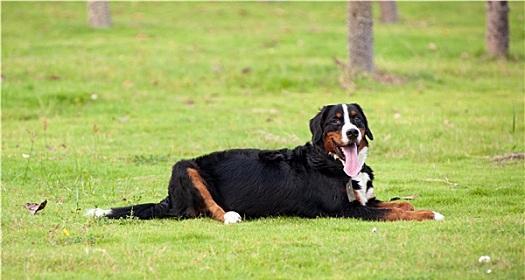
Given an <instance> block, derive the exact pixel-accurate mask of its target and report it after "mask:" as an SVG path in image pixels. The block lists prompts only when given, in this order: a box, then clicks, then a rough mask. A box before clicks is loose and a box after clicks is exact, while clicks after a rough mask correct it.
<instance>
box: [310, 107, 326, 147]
mask: <svg viewBox="0 0 525 280" xmlns="http://www.w3.org/2000/svg"><path fill="white" fill-rule="evenodd" d="M330 107H331V105H329V106H324V107H323V108H322V109H321V110H320V111H319V113H317V115H315V117H313V118H312V119H311V120H310V132H312V144H314V145H321V144H322V142H323V133H324V131H323V127H322V124H323V122H324V120H325V118H326V113H327V112H328V109H329V108H330Z"/></svg>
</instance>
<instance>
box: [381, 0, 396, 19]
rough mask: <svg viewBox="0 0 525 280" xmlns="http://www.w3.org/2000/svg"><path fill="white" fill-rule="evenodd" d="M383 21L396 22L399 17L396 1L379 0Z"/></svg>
mask: <svg viewBox="0 0 525 280" xmlns="http://www.w3.org/2000/svg"><path fill="white" fill-rule="evenodd" d="M379 11H380V13H381V16H380V19H381V22H382V23H396V22H397V21H398V20H399V19H398V14H397V4H396V1H379Z"/></svg>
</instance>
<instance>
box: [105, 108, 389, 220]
mask: <svg viewBox="0 0 525 280" xmlns="http://www.w3.org/2000/svg"><path fill="white" fill-rule="evenodd" d="M348 106H349V108H350V106H354V107H351V108H358V110H359V113H360V114H361V115H362V116H361V117H362V119H363V122H364V125H365V126H366V131H367V133H366V135H367V137H368V138H369V139H370V140H371V139H373V136H372V133H371V132H370V129H369V128H368V122H367V120H366V117H365V116H364V113H363V111H362V109H361V107H359V105H357V104H350V105H348ZM335 107H336V106H335V105H330V106H326V107H324V108H323V109H321V111H320V112H319V113H318V114H317V115H316V116H315V117H314V118H313V119H312V120H311V121H310V130H311V132H312V143H307V144H305V145H302V146H298V147H296V148H294V149H281V150H257V149H237V150H227V151H221V152H214V153H211V154H208V155H204V156H201V157H198V158H195V159H191V160H183V161H180V162H178V163H176V164H175V165H174V166H173V170H172V174H171V180H170V183H169V188H168V196H167V197H166V198H165V199H164V200H162V201H161V202H160V203H157V204H154V203H150V204H141V205H135V206H129V207H122V208H113V209H112V210H113V211H112V213H111V214H110V215H108V217H109V218H121V217H128V216H133V217H137V218H140V219H151V218H169V217H175V218H193V217H197V216H201V215H207V213H206V211H203V209H204V205H203V200H202V198H201V196H200V194H199V192H198V191H197V190H196V188H195V187H194V186H193V184H192V182H191V180H190V178H189V176H188V174H187V169H188V168H192V169H196V170H197V171H198V172H199V174H200V175H201V177H202V178H203V179H204V181H205V184H206V186H207V189H208V191H209V192H210V194H211V195H212V197H213V199H214V200H215V202H216V203H217V204H218V205H219V206H220V207H222V208H223V209H224V211H235V212H237V213H239V214H240V215H241V216H243V217H244V218H258V217H268V216H299V217H307V218H314V217H323V216H325V217H352V218H361V219H366V220H381V219H383V217H384V215H385V213H386V212H387V211H388V210H387V209H379V208H373V207H368V206H362V205H360V204H359V203H357V202H349V200H348V196H347V193H346V184H347V183H348V182H349V180H350V178H349V177H348V176H347V175H346V174H345V173H344V171H343V165H342V164H341V162H340V161H339V160H335V159H334V158H333V156H332V155H329V154H328V153H327V151H325V150H324V149H323V145H322V143H323V136H324V135H325V134H326V133H327V131H329V130H334V129H336V128H334V125H335V124H330V123H329V119H330V118H332V117H334V116H332V115H334V114H335V111H336V110H335V109H334V108H335ZM362 172H366V173H368V174H369V176H370V178H371V179H373V172H372V169H371V168H370V167H369V166H367V165H365V166H364V167H363V169H362ZM353 183H354V185H355V183H356V182H353ZM367 187H372V183H371V181H370V182H369V185H368V186H367ZM372 201H375V200H373V199H372ZM372 203H374V202H372Z"/></svg>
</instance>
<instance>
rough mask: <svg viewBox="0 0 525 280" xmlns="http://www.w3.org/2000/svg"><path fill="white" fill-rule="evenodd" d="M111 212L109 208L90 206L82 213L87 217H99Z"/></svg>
mask: <svg viewBox="0 0 525 280" xmlns="http://www.w3.org/2000/svg"><path fill="white" fill-rule="evenodd" d="M109 214H111V209H107V210H106V209H102V208H91V209H88V210H86V213H85V214H84V215H85V216H87V217H95V218H100V217H104V216H107V215H109Z"/></svg>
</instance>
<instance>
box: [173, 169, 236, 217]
mask: <svg viewBox="0 0 525 280" xmlns="http://www.w3.org/2000/svg"><path fill="white" fill-rule="evenodd" d="M169 195H170V197H172V201H173V202H174V205H173V208H174V209H175V212H176V213H178V214H179V215H180V216H182V217H187V218H193V217H196V216H199V215H203V214H205V215H210V216H211V217H212V218H213V219H215V220H218V221H221V222H224V223H225V224H235V223H239V222H241V216H240V215H239V214H238V213H237V212H234V211H229V212H225V211H224V209H223V208H222V207H220V206H219V205H218V204H217V202H216V201H215V200H214V199H213V196H212V195H211V193H210V191H209V189H208V185H207V183H206V182H205V180H204V179H203V178H202V176H201V175H200V173H199V169H198V166H197V165H196V164H195V162H192V161H181V162H178V163H177V164H175V166H174V167H173V173H172V176H171V181H170V187H169Z"/></svg>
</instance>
